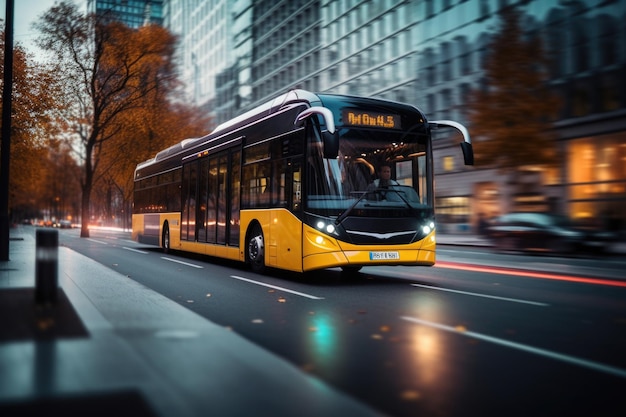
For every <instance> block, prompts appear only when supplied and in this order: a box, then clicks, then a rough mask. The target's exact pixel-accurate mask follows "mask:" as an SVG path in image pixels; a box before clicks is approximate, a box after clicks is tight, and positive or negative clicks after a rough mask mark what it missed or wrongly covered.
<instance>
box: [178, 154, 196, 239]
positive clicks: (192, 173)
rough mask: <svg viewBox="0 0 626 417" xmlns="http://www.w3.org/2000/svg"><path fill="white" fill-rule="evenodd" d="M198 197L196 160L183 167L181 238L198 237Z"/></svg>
mask: <svg viewBox="0 0 626 417" xmlns="http://www.w3.org/2000/svg"><path fill="white" fill-rule="evenodd" d="M197 199H198V163H197V161H194V162H192V163H189V164H187V165H185V166H184V167H183V187H182V200H183V201H182V203H183V213H182V224H181V227H180V238H181V240H191V241H193V240H195V239H196V202H197Z"/></svg>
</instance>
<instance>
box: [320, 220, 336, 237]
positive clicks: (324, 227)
mask: <svg viewBox="0 0 626 417" xmlns="http://www.w3.org/2000/svg"><path fill="white" fill-rule="evenodd" d="M316 226H317V228H318V229H319V230H322V231H325V232H326V233H328V234H329V235H332V234H333V233H335V225H334V224H332V223H328V224H326V223H324V222H323V221H321V220H320V221H318V222H317V224H316Z"/></svg>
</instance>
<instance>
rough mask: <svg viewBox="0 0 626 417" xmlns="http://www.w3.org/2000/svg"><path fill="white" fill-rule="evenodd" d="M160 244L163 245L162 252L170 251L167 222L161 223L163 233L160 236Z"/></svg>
mask: <svg viewBox="0 0 626 417" xmlns="http://www.w3.org/2000/svg"><path fill="white" fill-rule="evenodd" d="M161 246H162V247H163V252H169V251H170V226H169V225H168V224H167V223H165V224H164V225H163V235H162V236H161Z"/></svg>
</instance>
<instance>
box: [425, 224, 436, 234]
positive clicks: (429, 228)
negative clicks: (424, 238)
mask: <svg viewBox="0 0 626 417" xmlns="http://www.w3.org/2000/svg"><path fill="white" fill-rule="evenodd" d="M433 230H435V222H429V223H428V224H425V225H423V226H422V232H423V233H424V234H425V235H427V234H429V233H430V232H432V231H433Z"/></svg>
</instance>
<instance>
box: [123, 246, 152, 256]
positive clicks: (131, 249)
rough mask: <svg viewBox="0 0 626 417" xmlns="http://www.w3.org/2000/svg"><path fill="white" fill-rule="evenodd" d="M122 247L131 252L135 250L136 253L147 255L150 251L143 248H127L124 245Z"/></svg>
mask: <svg viewBox="0 0 626 417" xmlns="http://www.w3.org/2000/svg"><path fill="white" fill-rule="evenodd" d="M122 249H126V250H129V251H131V252H137V253H142V254H144V255H147V254H148V253H150V252H146V251H145V250H139V249H133V248H127V247H126V246H122Z"/></svg>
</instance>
